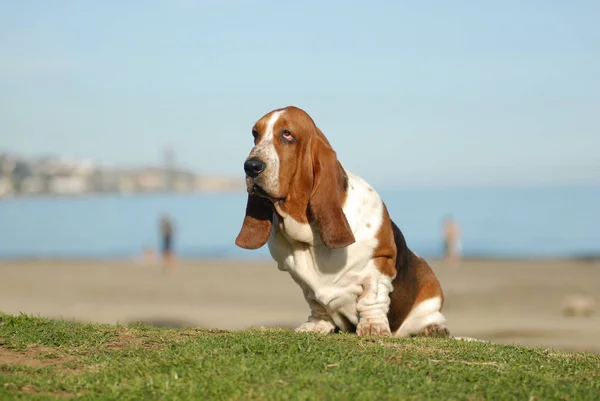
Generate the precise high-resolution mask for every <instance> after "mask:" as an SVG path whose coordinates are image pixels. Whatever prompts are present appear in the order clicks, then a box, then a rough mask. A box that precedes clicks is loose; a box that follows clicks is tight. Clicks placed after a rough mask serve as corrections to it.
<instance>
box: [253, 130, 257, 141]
mask: <svg viewBox="0 0 600 401" xmlns="http://www.w3.org/2000/svg"><path fill="white" fill-rule="evenodd" d="M252 136H253V137H254V139H256V138H257V137H258V131H257V130H255V129H253V130H252Z"/></svg>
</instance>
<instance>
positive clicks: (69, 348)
mask: <svg viewBox="0 0 600 401" xmlns="http://www.w3.org/2000/svg"><path fill="white" fill-rule="evenodd" d="M16 397H24V398H30V399H53V398H81V399H119V400H128V399H161V398H164V399H210V400H218V399H228V400H229V399H244V400H245V399H352V400H360V399H365V400H367V399H368V400H371V399H378V400H379V399H470V400H475V399H528V400H535V399H540V400H541V399H544V400H549V399H562V400H564V399H569V400H576V399H581V400H592V399H600V355H596V354H588V353H573V352H561V351H555V350H551V349H535V348H527V347H520V346H504V345H496V344H490V343H481V342H466V341H459V340H455V339H433V338H410V339H393V338H379V337H372V338H360V337H357V336H356V335H351V334H335V335H329V336H322V335H315V334H300V333H294V332H293V331H290V330H284V329H271V328H269V329H254V330H246V331H224V330H204V329H194V328H187V329H165V328H154V327H148V326H143V325H127V326H121V325H116V326H113V325H99V324H82V323H76V322H69V321H60V320H51V319H45V318H38V317H33V316H27V315H23V314H22V315H19V316H11V315H5V314H1V313H0V399H14V398H16Z"/></svg>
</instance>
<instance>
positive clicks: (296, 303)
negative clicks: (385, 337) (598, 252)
mask: <svg viewBox="0 0 600 401" xmlns="http://www.w3.org/2000/svg"><path fill="white" fill-rule="evenodd" d="M430 263H431V265H432V267H433V269H434V270H435V272H436V274H437V275H438V277H439V279H440V281H441V283H442V286H443V288H444V291H445V295H446V304H445V307H444V312H445V314H446V316H447V318H448V320H449V324H450V329H451V331H452V334H453V335H455V336H468V337H475V338H480V339H485V340H490V341H493V342H497V343H502V344H522V345H528V346H536V347H544V348H556V349H564V350H574V351H593V352H600V312H599V311H598V307H600V262H597V261H570V260H568V261H567V260H553V261H485V260H479V261H478V260H470V261H463V262H460V263H459V264H455V265H450V264H445V263H442V262H436V261H430ZM177 268H178V270H177V272H176V273H175V274H172V275H168V276H167V275H165V274H163V272H162V270H161V268H160V266H159V265H158V264H144V263H141V262H137V261H122V262H104V261H102V262H99V261H15V262H9V261H4V262H0V311H2V312H4V313H9V314H18V313H20V312H24V313H27V314H35V315H40V316H46V317H52V318H62V319H69V320H73V319H74V320H77V321H91V322H99V323H112V324H114V323H117V322H119V323H130V322H135V321H143V322H147V323H153V324H157V325H166V326H195V327H205V328H222V329H233V330H238V329H245V328H249V327H260V326H279V327H287V328H294V327H296V326H297V325H299V324H300V323H302V322H303V321H304V320H305V319H306V317H307V315H308V307H307V305H306V304H305V301H304V299H303V298H302V293H301V291H300V289H299V288H298V287H297V286H296V284H295V283H294V282H293V281H292V279H291V278H290V277H289V276H288V274H287V273H283V272H280V271H278V270H277V268H276V267H275V264H274V263H273V262H270V261H264V262H257V261H248V262H244V261H225V260H218V261H181V262H179V264H178V266H177ZM580 294H581V295H586V296H591V297H593V298H595V301H596V306H595V309H596V310H595V313H594V314H592V315H591V316H587V317H583V316H582V317H573V316H572V317H568V316H565V315H564V314H563V313H562V306H563V302H564V301H565V299H566V298H567V297H569V296H572V295H580Z"/></svg>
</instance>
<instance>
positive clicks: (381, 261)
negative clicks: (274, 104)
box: [235, 106, 449, 337]
mask: <svg viewBox="0 0 600 401" xmlns="http://www.w3.org/2000/svg"><path fill="white" fill-rule="evenodd" d="M252 135H253V136H254V147H253V148H252V151H251V152H250V155H249V156H248V158H247V159H246V161H245V163H244V170H245V173H246V185H247V190H248V200H247V205H246V215H245V217H244V221H243V225H242V228H241V231H240V233H239V235H238V237H237V238H236V240H235V243H236V245H237V246H239V247H241V248H245V249H257V248H260V247H262V246H263V245H265V244H266V243H268V247H269V251H270V253H271V256H272V257H273V259H274V260H275V261H276V262H277V266H278V268H279V269H280V270H282V271H287V272H288V273H289V274H290V275H291V276H292V279H294V281H295V282H296V283H297V284H298V285H299V286H300V288H301V289H302V291H303V293H304V298H305V299H306V302H307V303H308V305H309V307H310V316H309V317H308V320H307V321H306V322H305V323H304V324H302V325H301V326H300V327H298V328H297V329H296V331H299V332H318V333H333V332H335V331H349V332H355V333H356V334H358V335H363V336H364V335H394V336H398V337H407V336H415V335H430V336H444V337H445V336H448V335H449V331H448V329H447V327H446V319H445V317H444V315H442V313H441V310H442V305H443V303H444V295H443V292H442V288H441V287H440V284H439V282H438V280H437V278H436V276H435V274H434V273H433V271H432V269H431V268H430V267H429V265H428V264H427V262H425V260H423V259H422V258H421V257H419V256H417V255H416V254H415V253H413V252H412V251H411V250H410V249H408V247H407V245H406V242H405V240H404V236H403V235H402V233H401V231H400V229H399V228H398V227H397V226H396V224H394V222H393V221H392V220H391V219H390V216H389V214H388V211H387V208H386V206H385V204H384V202H383V201H382V200H381V198H380V196H379V194H378V193H377V191H375V190H374V189H373V188H372V187H371V186H370V185H369V184H368V183H367V182H366V181H365V180H363V179H362V178H360V177H359V176H357V175H355V174H352V173H351V172H350V171H348V170H346V169H344V168H343V167H342V165H341V164H340V162H339V161H338V159H337V156H336V152H335V151H334V150H333V148H332V147H331V145H330V144H329V141H328V140H327V138H326V137H325V135H323V133H322V132H321V130H320V129H319V128H318V127H317V126H316V124H315V122H314V121H313V119H312V118H311V117H310V116H309V115H308V114H307V113H306V112H305V111H303V110H301V109H299V108H297V107H293V106H289V107H285V108H282V109H277V110H274V111H271V112H269V113H268V114H266V115H265V116H263V117H262V118H261V119H260V120H258V122H257V123H256V124H255V125H254V127H253V129H252Z"/></svg>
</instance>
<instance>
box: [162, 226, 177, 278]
mask: <svg viewBox="0 0 600 401" xmlns="http://www.w3.org/2000/svg"><path fill="white" fill-rule="evenodd" d="M174 231H175V229H174V227H173V223H172V222H171V220H170V219H169V217H168V216H166V215H163V216H161V218H160V236H161V244H162V258H163V269H164V271H165V273H169V272H171V271H172V270H173V263H174V254H173V234H174Z"/></svg>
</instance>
